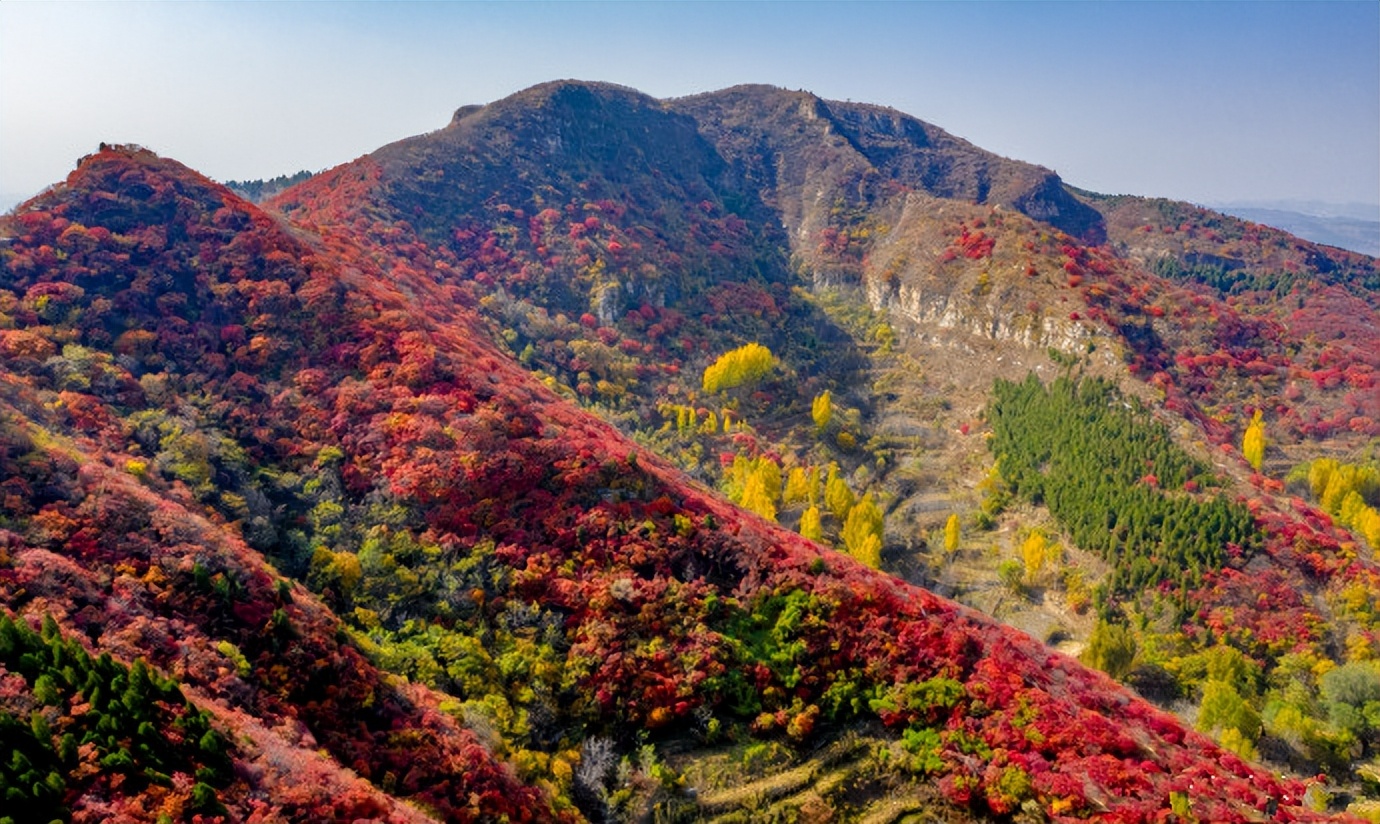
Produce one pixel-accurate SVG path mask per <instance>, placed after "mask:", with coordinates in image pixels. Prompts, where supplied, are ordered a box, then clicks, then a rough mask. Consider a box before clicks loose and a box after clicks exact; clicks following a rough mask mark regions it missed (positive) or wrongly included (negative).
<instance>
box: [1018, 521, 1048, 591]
mask: <svg viewBox="0 0 1380 824" xmlns="http://www.w3.org/2000/svg"><path fill="white" fill-rule="evenodd" d="M1048 556H1049V541H1048V540H1046V538H1045V534H1044V533H1043V532H1041V531H1040V530H1038V529H1033V530H1031V531H1030V535H1028V536H1027V537H1026V539H1025V541H1023V542H1022V543H1021V560H1022V561H1023V562H1024V563H1025V582H1026V583H1027V584H1034V583H1035V582H1036V580H1038V579H1039V577H1040V573H1041V572H1043V571H1044V569H1045V560H1046V559H1047V558H1048Z"/></svg>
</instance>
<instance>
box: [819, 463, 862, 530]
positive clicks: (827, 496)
mask: <svg viewBox="0 0 1380 824" xmlns="http://www.w3.org/2000/svg"><path fill="white" fill-rule="evenodd" d="M838 473H839V467H838V464H829V476H828V480H826V481H825V482H824V505H825V506H827V507H829V511H830V512H832V513H834V517H835V518H837V519H839V521H843V519H844V518H847V517H848V512H849V510H851V509H852V508H853V504H854V503H856V502H857V499H856V498H854V497H853V490H851V489H849V488H848V482H847V481H845V480H844V479H843V478H840V477H839V474H838Z"/></svg>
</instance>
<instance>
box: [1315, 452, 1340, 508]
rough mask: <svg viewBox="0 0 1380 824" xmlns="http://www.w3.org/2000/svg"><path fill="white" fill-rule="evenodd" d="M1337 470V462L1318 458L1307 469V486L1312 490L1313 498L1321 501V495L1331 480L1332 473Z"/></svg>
mask: <svg viewBox="0 0 1380 824" xmlns="http://www.w3.org/2000/svg"><path fill="white" fill-rule="evenodd" d="M1336 470H1337V462H1336V461H1335V460H1333V459H1332V458H1318V459H1317V460H1316V461H1313V463H1312V464H1310V465H1309V467H1308V485H1309V486H1310V487H1312V488H1313V497H1314V498H1316V499H1317V500H1319V501H1321V500H1322V496H1323V493H1324V492H1326V491H1327V484H1328V482H1329V481H1331V480H1332V473H1333V472H1335V471H1336Z"/></svg>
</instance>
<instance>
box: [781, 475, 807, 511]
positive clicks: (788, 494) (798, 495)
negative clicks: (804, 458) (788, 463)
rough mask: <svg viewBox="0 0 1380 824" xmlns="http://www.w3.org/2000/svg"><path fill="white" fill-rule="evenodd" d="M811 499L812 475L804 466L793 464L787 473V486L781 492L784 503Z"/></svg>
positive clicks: (796, 502)
mask: <svg viewBox="0 0 1380 824" xmlns="http://www.w3.org/2000/svg"><path fill="white" fill-rule="evenodd" d="M809 500H810V475H809V473H808V472H806V470H805V467H803V466H793V467H791V471H790V472H788V473H787V474H786V488H785V490H784V491H783V492H782V493H781V503H783V504H787V505H790V504H803V503H806V502H808V501H809Z"/></svg>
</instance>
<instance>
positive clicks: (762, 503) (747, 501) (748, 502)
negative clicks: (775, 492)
mask: <svg viewBox="0 0 1380 824" xmlns="http://www.w3.org/2000/svg"><path fill="white" fill-rule="evenodd" d="M739 503H740V504H741V506H742V507H743V509H746V510H748V511H750V512H756V513H757V514H758V515H761V516H762V517H763V518H766V519H767V520H768V521H774V520H776V501H775V499H774V498H772V496H771V495H770V494H768V491H767V483H766V478H764V477H763V475H762V473H760V472H754V473H752V474H751V475H749V476H748V480H747V485H746V486H745V487H743V500H742V501H740V502H739Z"/></svg>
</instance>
